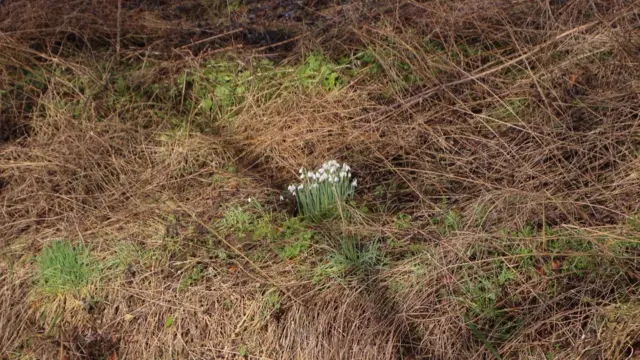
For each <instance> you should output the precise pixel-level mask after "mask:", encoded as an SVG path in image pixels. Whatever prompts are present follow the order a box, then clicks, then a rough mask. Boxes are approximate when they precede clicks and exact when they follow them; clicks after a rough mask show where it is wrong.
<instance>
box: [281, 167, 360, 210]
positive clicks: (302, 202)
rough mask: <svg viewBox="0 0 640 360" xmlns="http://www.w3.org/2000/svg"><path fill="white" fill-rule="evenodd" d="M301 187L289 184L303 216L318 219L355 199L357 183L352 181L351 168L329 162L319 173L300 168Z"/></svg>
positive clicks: (354, 180)
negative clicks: (341, 204)
mask: <svg viewBox="0 0 640 360" xmlns="http://www.w3.org/2000/svg"><path fill="white" fill-rule="evenodd" d="M299 172H300V180H302V182H301V183H300V184H298V185H295V184H292V185H289V192H291V194H293V196H295V197H296V203H297V206H298V211H299V212H300V214H301V215H302V216H305V217H309V218H313V219H319V218H322V217H324V216H326V215H331V214H332V213H334V212H335V210H337V208H338V206H339V204H340V203H344V202H345V201H347V200H349V199H351V198H353V194H354V193H355V189H356V186H357V184H358V183H357V180H356V179H352V178H351V167H349V165H347V164H342V165H340V164H339V163H338V162H337V161H335V160H330V161H327V162H326V163H324V164H323V165H322V167H320V168H319V169H318V170H317V171H315V172H313V171H308V170H306V169H304V168H302V169H300V171H299Z"/></svg>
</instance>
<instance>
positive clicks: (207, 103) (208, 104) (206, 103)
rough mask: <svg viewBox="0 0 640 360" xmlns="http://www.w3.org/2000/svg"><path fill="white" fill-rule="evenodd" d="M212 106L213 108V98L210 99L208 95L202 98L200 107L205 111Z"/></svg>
mask: <svg viewBox="0 0 640 360" xmlns="http://www.w3.org/2000/svg"><path fill="white" fill-rule="evenodd" d="M212 108H213V99H211V98H210V97H208V96H207V97H206V98H204V99H202V109H203V110H204V111H205V112H209V111H211V109H212Z"/></svg>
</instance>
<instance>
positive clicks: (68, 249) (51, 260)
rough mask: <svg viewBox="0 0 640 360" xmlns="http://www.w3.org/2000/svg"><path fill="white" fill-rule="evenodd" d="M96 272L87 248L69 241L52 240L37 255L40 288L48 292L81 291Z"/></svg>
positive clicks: (76, 292) (65, 292)
mask: <svg viewBox="0 0 640 360" xmlns="http://www.w3.org/2000/svg"><path fill="white" fill-rule="evenodd" d="M97 275H98V267H97V266H96V264H95V262H94V260H93V259H92V258H91V256H90V254H89V251H88V250H87V249H86V248H85V247H84V246H82V245H76V246H74V245H72V244H71V243H70V242H69V241H54V242H52V243H51V244H49V245H47V246H45V247H44V249H42V252H40V255H39V256H38V283H37V287H38V289H39V290H41V291H43V292H45V293H49V294H55V295H60V294H74V295H80V293H81V292H82V291H83V289H85V288H86V287H87V286H88V285H89V284H90V282H91V281H92V280H94V279H95V278H96V277H97Z"/></svg>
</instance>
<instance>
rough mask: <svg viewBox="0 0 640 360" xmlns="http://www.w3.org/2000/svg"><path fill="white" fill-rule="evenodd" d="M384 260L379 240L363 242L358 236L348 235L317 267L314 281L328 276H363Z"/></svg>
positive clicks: (336, 277)
mask: <svg viewBox="0 0 640 360" xmlns="http://www.w3.org/2000/svg"><path fill="white" fill-rule="evenodd" d="M382 260H383V256H382V254H381V253H380V249H379V246H378V243H377V242H373V243H368V244H362V243H361V242H360V238H358V237H347V238H344V239H342V241H341V242H340V246H339V247H338V249H336V250H335V251H334V252H333V253H331V254H329V256H328V257H327V261H326V262H325V264H323V265H322V266H320V267H319V268H318V269H317V271H316V275H315V277H314V282H320V281H322V280H323V279H326V278H333V279H341V278H344V277H346V276H348V275H356V276H362V275H365V274H366V273H367V272H369V271H371V270H373V269H374V268H375V267H376V266H378V265H380V264H381V263H382Z"/></svg>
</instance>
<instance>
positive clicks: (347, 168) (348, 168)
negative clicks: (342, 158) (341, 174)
mask: <svg viewBox="0 0 640 360" xmlns="http://www.w3.org/2000/svg"><path fill="white" fill-rule="evenodd" d="M342 171H351V166H349V165H347V164H346V163H345V164H342Z"/></svg>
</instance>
